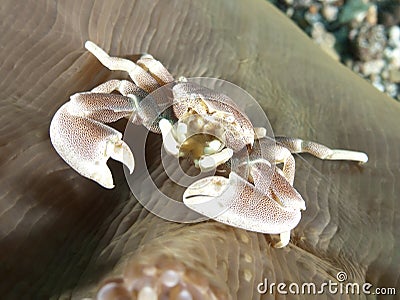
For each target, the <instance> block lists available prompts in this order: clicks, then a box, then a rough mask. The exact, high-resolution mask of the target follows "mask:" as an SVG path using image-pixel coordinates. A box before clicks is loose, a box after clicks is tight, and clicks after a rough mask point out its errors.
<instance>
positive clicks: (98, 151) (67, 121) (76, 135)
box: [50, 101, 135, 189]
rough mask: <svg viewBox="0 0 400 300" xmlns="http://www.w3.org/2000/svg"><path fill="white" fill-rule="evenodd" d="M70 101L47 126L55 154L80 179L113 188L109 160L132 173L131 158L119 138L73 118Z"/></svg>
mask: <svg viewBox="0 0 400 300" xmlns="http://www.w3.org/2000/svg"><path fill="white" fill-rule="evenodd" d="M75 111H76V107H75V106H74V103H73V102H71V101H69V102H67V103H65V104H64V105H63V106H61V107H60V109H59V110H58V111H57V112H56V114H55V115H54V117H53V119H52V121H51V124H50V139H51V143H52V144H53V146H54V148H55V149H56V151H57V152H58V154H59V155H60V156H61V157H62V159H64V160H65V161H66V162H67V164H69V165H70V166H71V167H72V168H73V169H74V170H76V171H77V172H78V173H79V174H81V175H82V176H85V177H87V178H90V179H92V180H94V181H96V182H97V183H99V184H100V185H102V186H103V187H105V188H109V189H111V188H113V187H114V183H113V178H112V174H111V171H110V169H109V168H108V167H107V160H108V159H109V158H110V157H111V158H113V159H115V160H118V161H120V162H122V163H123V164H124V165H126V166H127V167H128V169H129V171H130V172H131V173H132V172H133V169H134V165H135V163H134V158H133V154H132V152H131V150H130V149H129V146H128V145H127V144H126V143H125V142H124V141H122V140H121V138H122V134H121V133H120V132H118V131H117V130H115V129H113V128H111V127H109V126H107V125H104V124H102V123H101V122H99V121H96V120H94V119H90V118H87V117H85V116H84V115H83V116H82V115H76V114H75V113H74V112H75Z"/></svg>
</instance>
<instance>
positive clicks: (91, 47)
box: [85, 41, 160, 93]
mask: <svg viewBox="0 0 400 300" xmlns="http://www.w3.org/2000/svg"><path fill="white" fill-rule="evenodd" d="M85 48H86V49H87V50H88V51H89V52H91V53H92V54H93V55H94V56H96V58H97V59H98V60H99V61H100V62H101V63H102V64H103V65H104V66H105V67H106V68H108V69H110V70H112V71H116V70H120V71H125V72H128V73H129V76H130V77H131V78H132V80H133V82H134V83H135V84H136V85H137V86H138V87H140V88H142V89H143V90H145V91H146V92H148V93H151V92H152V91H154V90H156V89H157V88H159V87H160V85H159V83H158V82H157V80H156V79H155V78H153V77H152V76H151V74H149V73H147V72H146V70H144V69H143V68H141V67H140V66H138V65H137V64H135V63H134V62H133V61H131V60H129V59H125V58H121V57H112V56H109V55H108V54H107V53H106V52H105V51H104V50H103V49H101V48H100V47H99V46H97V45H96V44H95V43H93V42H91V41H87V42H86V43H85Z"/></svg>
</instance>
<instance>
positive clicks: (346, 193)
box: [0, 0, 400, 299]
mask: <svg viewBox="0 0 400 300" xmlns="http://www.w3.org/2000/svg"><path fill="white" fill-rule="evenodd" d="M0 20H1V21H0V86H1V87H0V122H1V123H0V124H1V127H0V174H1V181H0V278H1V281H0V295H1V298H2V299H30V298H33V299H47V298H50V297H51V298H62V299H68V298H74V299H80V298H83V297H93V296H94V295H95V293H96V290H97V288H98V287H99V286H100V284H101V282H102V281H103V280H104V279H105V278H109V277H113V276H118V275H119V274H122V272H123V270H124V267H125V265H126V263H127V262H130V263H133V264H134V263H135V262H136V261H137V262H142V261H147V262H149V264H152V263H156V262H158V263H160V261H161V262H162V260H164V259H166V260H168V261H171V262H172V263H176V264H183V265H184V266H185V268H187V269H189V270H192V271H193V272H197V274H198V275H199V276H203V277H205V278H207V280H209V281H210V282H213V283H214V284H215V285H217V286H218V287H219V288H220V289H221V290H222V291H223V292H224V293H226V294H227V296H228V297H230V298H232V299H260V298H261V299H269V298H270V297H273V296H271V295H268V294H267V295H259V294H258V293H257V290H256V286H257V284H258V283H259V282H261V281H262V280H263V279H264V278H268V281H269V282H286V283H290V282H297V283H302V282H315V283H321V282H323V281H327V280H329V279H330V280H334V281H335V280H336V279H335V278H336V273H337V272H338V271H344V272H346V273H347V275H348V281H352V282H358V283H364V282H370V283H372V284H373V285H374V286H375V287H378V286H381V287H383V286H385V287H390V286H393V287H397V288H398V293H400V290H399V286H400V275H399V270H400V256H399V253H400V252H399V248H400V247H399V246H400V231H399V228H400V214H399V210H400V201H399V195H400V184H399V181H400V169H399V165H400V164H399V155H400V154H399V153H400V152H399V146H400V130H399V128H400V118H399V116H400V105H399V103H396V102H394V101H393V100H392V99H389V98H388V97H387V96H385V95H384V94H382V93H380V92H379V91H377V90H375V89H374V88H373V87H371V86H370V85H369V84H368V83H366V82H365V81H364V80H362V79H361V78H358V77H357V75H355V74H353V73H351V71H349V70H347V69H346V68H345V67H343V66H341V65H340V64H339V63H338V62H335V61H333V60H332V59H331V58H330V57H329V56H328V55H326V54H324V53H323V51H321V50H320V49H319V48H318V46H315V45H314V44H313V43H312V42H311V41H310V40H309V39H308V38H307V37H306V36H305V35H304V34H303V33H302V32H300V30H299V29H297V28H296V26H295V25H294V24H292V23H291V22H290V21H289V20H288V19H287V18H286V17H285V16H283V15H282V14H281V13H280V12H278V11H277V10H276V9H275V8H273V7H272V6H271V5H269V4H268V3H267V2H266V1H263V0H254V1H231V0H226V1H213V0H209V1H180V0H176V1H161V0H159V1H146V0H143V1H131V0H129V1H128V0H127V1H112V0H111V1H90V0H88V1H72V0H71V1H46V0H39V1H23V0H19V1H11V0H5V1H2V3H1V8H0ZM86 40H92V41H94V42H95V43H97V44H98V45H99V46H101V47H103V48H104V49H105V50H106V51H107V52H109V53H110V54H112V55H119V56H129V55H133V54H136V53H142V52H148V53H151V54H152V55H153V56H154V57H156V58H157V59H159V60H160V61H161V62H163V64H164V65H165V66H166V67H167V68H168V69H169V70H170V71H171V73H172V74H174V75H175V76H179V75H185V76H187V77H190V76H210V77H218V78H221V79H225V80H228V81H231V82H233V83H235V84H237V85H239V86H241V87H242V88H244V89H245V90H247V91H248V92H249V93H250V94H251V95H253V96H254V97H255V98H256V99H257V100H258V101H259V103H260V104H261V106H262V107H263V109H264V110H265V112H266V113H267V116H268V117H269V120H270V121H271V124H272V126H273V128H274V131H275V133H276V134H277V135H287V136H293V137H300V138H303V139H311V140H315V141H318V142H320V143H323V144H325V145H327V146H329V147H333V148H345V149H353V150H359V151H364V152H366V153H368V155H369V162H368V163H367V164H366V165H364V166H358V165H357V164H355V163H352V162H337V161H336V162H332V161H320V160H318V159H315V158H313V157H311V156H307V155H304V156H303V158H304V159H300V158H297V166H296V168H297V172H296V177H295V183H294V185H295V187H296V188H297V189H298V190H299V192H300V193H301V194H302V196H303V198H304V199H305V201H306V204H307V210H306V211H304V212H303V213H302V220H301V222H300V224H299V225H298V227H297V228H296V229H295V230H294V231H293V233H292V240H291V243H290V244H289V246H287V247H285V248H284V249H274V248H272V247H271V236H269V235H263V234H257V233H253V232H248V231H244V230H239V229H235V228H232V227H229V226H225V225H222V224H218V223H216V222H213V221H209V222H204V223H199V224H194V225H185V224H177V223H172V222H167V221H164V220H162V219H160V218H158V217H156V216H154V215H153V214H151V213H149V212H147V211H146V210H145V209H143V207H142V206H141V205H140V204H139V203H138V202H137V200H136V199H135V198H134V197H133V196H131V194H130V191H129V189H128V186H127V184H126V181H125V178H124V175H123V171H122V167H121V165H120V164H114V163H111V166H112V171H113V174H114V178H115V183H116V188H115V189H113V190H106V189H103V188H101V187H100V186H99V185H97V184H95V183H94V182H92V181H89V180H87V179H85V178H83V177H81V176H79V175H78V174H77V173H76V172H74V171H73V170H72V169H71V168H70V167H68V166H67V165H66V164H65V163H64V162H63V161H62V160H61V158H60V157H59V156H58V155H57V154H56V152H55V151H54V149H53V148H52V147H51V144H50V141H49V135H48V129H49V123H50V120H51V117H52V115H53V114H54V113H55V111H56V110H57V109H58V107H60V106H61V105H62V104H63V103H64V102H66V101H67V100H68V99H69V95H71V94H74V93H76V92H79V91H86V90H89V89H91V88H93V87H94V86H96V85H98V84H100V83H102V82H104V81H105V80H107V79H110V78H116V77H119V78H121V77H123V76H125V77H126V74H122V73H118V72H116V73H112V72H110V71H108V70H107V69H105V68H104V67H103V66H102V65H100V63H99V62H98V61H97V60H96V59H95V58H94V57H93V56H92V55H90V53H88V52H87V51H85V49H84V47H83V45H84V42H85V41H86ZM152 170H153V173H154V174H156V175H157V172H158V173H160V174H159V175H158V177H157V178H158V180H161V181H162V180H163V178H164V177H163V176H164V175H162V174H161V170H160V169H159V168H157V165H154V166H153V168H152ZM324 297H327V298H329V297H331V298H335V299H336V298H338V297H339V295H330V296H329V295H321V296H319V299H322V298H324ZM346 297H349V298H352V299H355V298H357V297H359V298H363V297H364V296H352V297H351V296H346V295H344V296H343V298H346ZM282 298H284V296H282ZM288 298H290V297H288ZM304 298H307V299H309V297H308V296H304Z"/></svg>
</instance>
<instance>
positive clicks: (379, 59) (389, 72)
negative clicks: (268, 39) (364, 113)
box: [269, 0, 400, 101]
mask: <svg viewBox="0 0 400 300" xmlns="http://www.w3.org/2000/svg"><path fill="white" fill-rule="evenodd" d="M269 1H270V2H271V3H273V4H274V5H275V6H277V7H278V8H279V9H280V10H281V11H283V12H284V13H285V14H286V15H287V16H288V17H290V18H291V19H292V20H293V21H294V22H295V23H296V24H297V25H298V26H299V27H300V28H301V29H302V30H303V31H305V32H306V33H307V34H308V35H309V36H310V37H311V38H312V39H313V40H314V41H315V42H316V43H317V44H319V45H320V46H321V47H322V48H323V49H324V50H325V51H326V52H327V53H328V54H330V55H331V56H332V57H333V58H334V59H336V60H340V61H341V62H342V63H343V64H345V65H346V66H348V67H349V68H351V69H352V70H353V71H354V72H356V73H358V74H359V75H360V76H362V77H363V78H365V79H366V80H368V81H369V82H371V83H372V85H374V86H375V87H376V88H377V89H378V90H380V91H382V92H384V93H387V94H388V95H389V96H390V97H392V98H394V99H396V100H397V101H400V26H399V25H400V0H269Z"/></svg>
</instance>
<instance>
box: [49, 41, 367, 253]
mask: <svg viewBox="0 0 400 300" xmlns="http://www.w3.org/2000/svg"><path fill="white" fill-rule="evenodd" d="M85 47H86V49H87V50H89V51H90V52H91V53H92V54H93V55H94V56H95V57H96V58H97V59H98V60H99V61H100V62H101V63H102V64H103V65H104V66H105V67H107V68H108V69H110V70H122V71H126V72H128V74H129V76H130V78H131V79H132V81H133V82H131V81H127V80H110V81H107V82H105V83H103V84H101V85H99V86H97V87H95V88H94V89H92V90H91V91H90V92H83V93H77V94H75V95H72V96H71V97H70V101H68V102H66V103H65V104H64V105H62V106H61V107H60V108H59V109H58V111H57V112H56V113H55V115H54V117H53V119H52V121H51V124H50V138H51V142H52V144H53V146H54V148H55V149H56V151H57V152H58V154H59V155H60V156H61V157H62V158H63V159H64V160H65V161H66V162H67V164H69V165H70V166H71V167H72V168H73V169H75V170H76V171H77V172H78V173H79V174H81V175H82V176H84V177H87V178H90V179H92V180H94V181H96V182H97V183H99V184H100V185H102V186H103V187H105V188H113V187H114V184H113V178H112V174H111V172H110V170H109V168H108V167H107V164H106V163H107V160H108V159H109V158H110V157H111V158H113V159H115V160H118V161H120V162H122V163H123V164H124V165H126V166H127V167H128V169H129V171H130V172H131V173H132V172H133V170H134V168H135V163H134V156H133V154H132V152H131V150H130V148H129V146H128V145H127V144H126V143H125V142H124V141H123V140H122V134H121V133H120V132H118V131H117V130H115V129H113V128H112V127H110V126H108V125H106V123H111V122H114V121H117V120H119V119H121V118H124V117H128V118H129V117H130V116H132V115H133V116H134V117H133V119H132V120H133V122H134V123H135V124H143V125H145V126H146V127H147V128H148V129H149V130H151V131H153V132H156V133H160V134H161V135H162V138H163V146H164V149H165V150H166V152H167V153H168V154H169V155H173V156H175V157H181V156H190V157H191V159H192V160H193V162H194V164H195V166H196V167H197V168H199V169H200V170H201V171H206V170H211V169H213V168H216V167H220V168H222V169H224V171H225V173H224V174H225V175H224V176H209V177H206V178H203V179H200V180H198V181H196V182H194V183H193V184H191V185H190V186H189V187H188V188H187V190H186V191H185V193H184V195H183V202H184V203H185V204H186V205H187V206H188V207H189V208H191V209H193V210H195V211H197V212H199V213H200V214H203V215H205V216H207V217H211V218H213V219H214V220H216V221H219V222H222V223H225V224H229V225H232V226H235V227H240V228H243V229H246V230H251V231H257V232H262V233H271V234H280V241H279V242H278V243H277V244H276V245H275V247H283V246H285V245H287V244H288V243H289V240H290V231H291V230H292V229H293V228H294V227H296V226H297V224H298V223H299V221H300V219H301V210H304V209H305V202H304V200H303V198H302V197H301V195H300V194H299V193H298V192H297V191H296V189H295V188H294V187H293V181H294V175H295V161H294V157H293V156H292V153H301V152H308V153H311V154H312V155H314V156H316V157H318V158H321V159H330V160H337V159H339V160H353V161H358V162H362V163H364V162H366V161H367V160H368V157H367V155H366V154H365V153H362V152H356V151H349V150H335V149H330V148H328V147H326V146H323V145H321V144H318V143H315V142H309V141H303V140H301V139H296V138H286V137H276V138H275V141H276V143H275V141H274V143H272V144H271V143H270V139H269V138H268V137H266V136H265V129H263V128H256V127H253V125H252V122H251V121H250V120H249V118H248V117H247V116H246V114H245V113H243V112H242V111H241V110H240V109H239V108H238V106H237V105H236V104H235V102H234V101H233V100H232V99H230V98H229V97H228V96H226V95H224V94H221V93H217V92H213V91H212V90H208V89H200V91H202V92H198V91H199V89H197V87H195V86H194V85H193V83H190V82H187V81H186V80H185V78H183V77H182V78H179V79H178V80H175V79H174V77H173V76H172V75H171V74H170V73H169V72H168V70H167V69H166V68H165V67H164V66H163V65H162V64H161V63H160V62H159V61H157V60H156V59H154V58H153V57H152V56H151V55H149V54H145V55H142V56H141V57H140V59H139V60H138V61H137V62H136V63H135V62H133V61H131V60H128V59H124V58H120V57H111V56H109V55H108V54H107V53H106V52H105V51H104V50H103V49H101V48H100V47H98V46H97V45H96V44H94V43H92V42H90V41H88V42H86V44H85ZM166 84H172V86H173V87H172V97H171V107H172V111H169V112H168V113H166V114H161V115H160V117H159V118H158V119H157V122H155V123H154V122H152V123H149V122H148V121H147V120H148V119H149V114H151V113H152V112H151V110H152V108H151V107H149V106H144V105H141V103H142V102H141V100H142V99H143V98H145V97H146V96H148V95H149V94H150V93H152V92H153V91H155V90H157V89H158V88H160V87H161V86H164V85H166ZM114 92H119V94H116V93H114ZM262 150H265V151H266V152H265V153H268V155H267V156H266V155H264V154H263V151H262ZM232 161H235V163H236V166H238V168H237V169H235V170H233V169H231V168H230V166H231V164H232ZM275 163H278V164H280V163H282V164H283V166H282V168H278V167H276V166H275ZM238 171H240V172H239V173H240V174H238ZM270 174H273V175H272V176H270ZM267 177H268V178H270V180H266V179H267ZM232 187H236V189H235V193H234V194H233V196H232V195H231V197H222V195H224V193H225V192H226V191H227V190H229V189H231V188H232ZM210 199H211V201H216V202H218V201H219V203H218V204H219V205H222V206H223V207H225V208H226V210H224V211H223V212H222V213H220V214H218V215H213V214H212V213H210V212H209V211H208V210H207V209H204V206H201V204H202V203H204V202H208V201H210Z"/></svg>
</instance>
